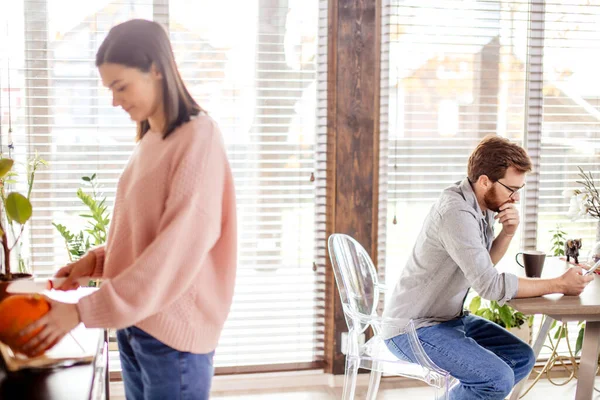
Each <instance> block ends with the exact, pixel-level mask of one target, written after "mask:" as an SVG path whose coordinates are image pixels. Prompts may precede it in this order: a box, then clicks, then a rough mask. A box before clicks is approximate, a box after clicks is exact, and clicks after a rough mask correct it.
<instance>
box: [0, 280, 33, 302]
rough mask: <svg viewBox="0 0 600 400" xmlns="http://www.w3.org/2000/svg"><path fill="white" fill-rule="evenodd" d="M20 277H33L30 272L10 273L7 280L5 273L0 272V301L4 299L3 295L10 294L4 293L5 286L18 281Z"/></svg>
mask: <svg viewBox="0 0 600 400" xmlns="http://www.w3.org/2000/svg"><path fill="white" fill-rule="evenodd" d="M20 279H33V276H32V275H31V274H22V273H16V274H12V279H11V280H8V279H7V278H6V275H4V274H0V301H2V300H4V298H5V297H8V296H10V295H9V294H8V293H6V288H7V287H8V285H9V284H10V283H11V282H14V281H18V280H20Z"/></svg>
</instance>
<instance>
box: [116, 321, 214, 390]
mask: <svg viewBox="0 0 600 400" xmlns="http://www.w3.org/2000/svg"><path fill="white" fill-rule="evenodd" d="M117 341H118V343H119V354H120V358H121V370H122V374H123V382H124V384H125V397H126V398H127V400H166V399H169V400H207V399H208V395H209V392H210V384H211V381H212V377H213V371H214V369H213V355H214V351H213V352H210V353H208V354H193V353H186V352H181V351H177V350H175V349H173V348H171V347H169V346H167V345H165V344H164V343H162V342H161V341H159V340H157V339H155V338H154V337H153V336H151V335H149V334H148V333H146V332H144V331H143V330H141V329H139V328H136V327H129V328H125V329H120V330H118V331H117Z"/></svg>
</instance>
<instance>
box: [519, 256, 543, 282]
mask: <svg viewBox="0 0 600 400" xmlns="http://www.w3.org/2000/svg"><path fill="white" fill-rule="evenodd" d="M519 255H523V264H521V263H520V262H519ZM515 260H516V261H517V264H519V265H520V266H521V267H522V268H525V275H527V276H528V277H529V278H540V277H541V276H542V270H543V269H544V261H546V253H544V252H543V251H538V250H526V251H523V252H522V253H517V255H516V256H515Z"/></svg>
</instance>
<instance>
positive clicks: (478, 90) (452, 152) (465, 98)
mask: <svg viewBox="0 0 600 400" xmlns="http://www.w3.org/2000/svg"><path fill="white" fill-rule="evenodd" d="M527 12H528V5H527V4H526V3H523V2H518V1H472V2H462V1H445V2H438V1H411V0H406V1H404V0H400V1H397V0H394V1H392V0H386V1H384V2H383V12H382V15H383V21H382V27H383V29H382V35H383V37H382V43H383V49H384V50H383V51H384V52H385V53H384V54H382V57H381V59H382V83H381V84H382V90H381V93H382V98H381V105H382V106H381V107H382V108H381V112H382V117H381V123H382V126H381V132H382V138H381V146H382V148H381V151H382V155H383V154H386V155H387V157H383V156H382V158H381V159H382V160H387V162H384V161H382V163H381V166H380V182H381V184H382V190H385V191H386V194H387V201H386V203H384V204H382V205H381V206H382V207H385V208H387V210H386V211H387V212H386V216H385V218H386V219H385V221H384V220H381V221H380V225H379V227H380V228H379V229H380V231H379V235H380V237H381V238H385V246H380V248H381V251H385V252H386V253H385V255H384V256H382V254H381V253H380V258H383V259H384V260H385V262H384V263H382V262H381V261H380V265H385V267H384V268H385V278H386V281H387V284H388V286H390V289H391V287H393V285H395V283H396V282H397V280H398V277H399V275H400V272H401V271H402V268H403V267H404V264H405V263H406V260H407V258H408V256H409V254H410V251H411V250H412V247H413V245H414V240H415V238H416V236H417V235H418V233H419V231H420V230H421V226H422V223H423V220H424V218H425V216H426V215H427V213H428V211H429V209H430V208H431V206H432V205H433V203H434V202H435V200H436V199H437V198H438V197H439V195H440V193H441V191H442V190H443V189H444V188H445V187H447V186H449V185H450V184H452V183H453V182H456V181H459V180H462V179H464V178H465V177H466V171H467V160H468V156H469V154H470V153H471V151H472V150H473V149H474V148H475V146H476V144H477V143H478V142H479V141H480V140H481V139H482V138H483V137H484V136H486V135H488V134H498V135H501V136H504V137H507V138H509V139H510V140H512V141H515V142H517V143H519V144H522V143H523V131H524V130H523V125H524V114H525V113H524V101H525V65H526V58H525V55H526V53H525V51H524V46H526V43H523V41H522V38H521V37H520V36H519V35H518V29H517V27H519V26H524V27H526V26H527ZM383 185H386V186H383ZM384 187H385V189H384ZM380 213H381V212H380ZM381 214H383V213H381ZM384 215H385V214H384ZM394 220H395V222H396V223H394ZM518 246H519V234H517V237H516V240H513V247H515V248H518ZM390 292H391V290H390Z"/></svg>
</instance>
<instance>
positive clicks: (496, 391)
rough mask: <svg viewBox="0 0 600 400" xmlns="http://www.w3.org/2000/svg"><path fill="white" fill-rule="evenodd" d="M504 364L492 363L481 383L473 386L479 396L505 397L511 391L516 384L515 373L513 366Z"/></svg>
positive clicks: (485, 397) (488, 397)
mask: <svg viewBox="0 0 600 400" xmlns="http://www.w3.org/2000/svg"><path fill="white" fill-rule="evenodd" d="M502 364H503V365H502ZM502 364H500V363H498V364H497V365H490V368H489V369H488V370H487V371H486V373H485V375H484V376H485V378H484V379H483V380H482V381H481V382H480V383H479V384H477V385H473V386H472V390H473V391H474V392H476V393H477V397H478V398H482V399H490V400H492V399H504V398H505V397H506V396H508V394H509V393H510V392H511V390H512V388H513V387H514V386H515V375H514V373H513V370H512V368H510V367H509V366H508V365H507V364H504V363H502ZM480 378H482V377H480Z"/></svg>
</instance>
